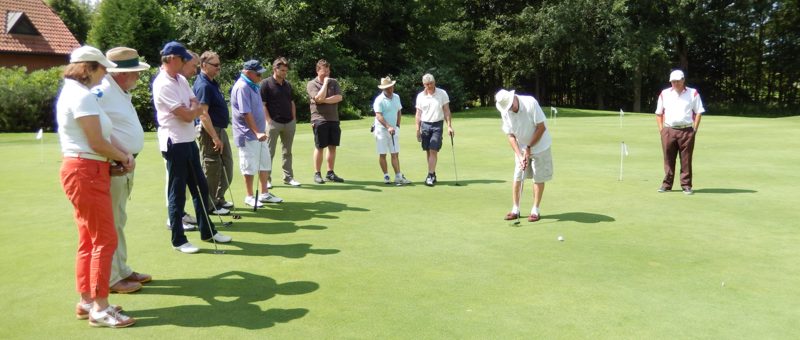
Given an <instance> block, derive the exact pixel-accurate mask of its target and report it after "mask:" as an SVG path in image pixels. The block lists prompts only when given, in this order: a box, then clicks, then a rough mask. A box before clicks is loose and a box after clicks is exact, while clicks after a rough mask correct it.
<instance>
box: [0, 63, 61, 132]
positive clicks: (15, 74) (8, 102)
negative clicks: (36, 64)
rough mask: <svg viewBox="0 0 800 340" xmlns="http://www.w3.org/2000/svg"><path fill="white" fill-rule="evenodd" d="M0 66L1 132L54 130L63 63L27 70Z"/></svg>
mask: <svg viewBox="0 0 800 340" xmlns="http://www.w3.org/2000/svg"><path fill="white" fill-rule="evenodd" d="M26 71H27V70H26V68H25V67H12V68H4V67H0V84H3V85H2V87H0V132H24V131H37V130H38V129H39V128H44V129H45V130H52V129H53V126H54V125H55V114H54V112H55V101H56V96H57V95H58V92H59V89H60V87H61V84H62V78H61V74H62V72H63V68H62V67H53V68H50V69H42V70H36V71H33V72H31V73H27V72H26Z"/></svg>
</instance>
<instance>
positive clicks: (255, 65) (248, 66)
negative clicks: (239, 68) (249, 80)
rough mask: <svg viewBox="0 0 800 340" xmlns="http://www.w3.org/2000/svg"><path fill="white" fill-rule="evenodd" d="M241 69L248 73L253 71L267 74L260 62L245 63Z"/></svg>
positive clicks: (250, 61)
mask: <svg viewBox="0 0 800 340" xmlns="http://www.w3.org/2000/svg"><path fill="white" fill-rule="evenodd" d="M243 69H244V70H248V71H255V72H258V73H264V72H267V69H265V68H264V66H261V62H260V61H258V60H255V59H252V60H248V61H245V62H244V68H243Z"/></svg>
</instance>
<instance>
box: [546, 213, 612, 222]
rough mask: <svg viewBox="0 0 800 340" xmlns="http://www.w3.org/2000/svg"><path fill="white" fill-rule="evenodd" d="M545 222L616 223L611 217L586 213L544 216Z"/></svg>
mask: <svg viewBox="0 0 800 340" xmlns="http://www.w3.org/2000/svg"><path fill="white" fill-rule="evenodd" d="M541 220H542V221H544V220H556V222H578V223H600V222H614V221H616V220H615V219H614V218H613V217H611V216H606V215H601V214H593V213H586V212H568V213H563V214H556V215H542V219H541Z"/></svg>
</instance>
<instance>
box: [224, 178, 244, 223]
mask: <svg viewBox="0 0 800 340" xmlns="http://www.w3.org/2000/svg"><path fill="white" fill-rule="evenodd" d="M222 175H223V176H225V183H227V184H228V194H230V195H231V202H234V197H235V196H234V195H233V189H231V183H230V182H228V170H225V165H224V164H223V165H222ZM235 208H236V205H234V209H235ZM231 218H233V219H234V220H240V219H242V215H238V214H234V213H231ZM231 223H233V222H231Z"/></svg>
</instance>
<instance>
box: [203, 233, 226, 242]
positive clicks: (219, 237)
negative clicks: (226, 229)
mask: <svg viewBox="0 0 800 340" xmlns="http://www.w3.org/2000/svg"><path fill="white" fill-rule="evenodd" d="M211 239H214V242H217V243H228V242H230V241H233V238H232V237H230V236H227V235H222V233H219V232H218V233H216V234H214V236H212V237H211V238H210V239H207V240H203V241H206V242H211Z"/></svg>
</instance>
